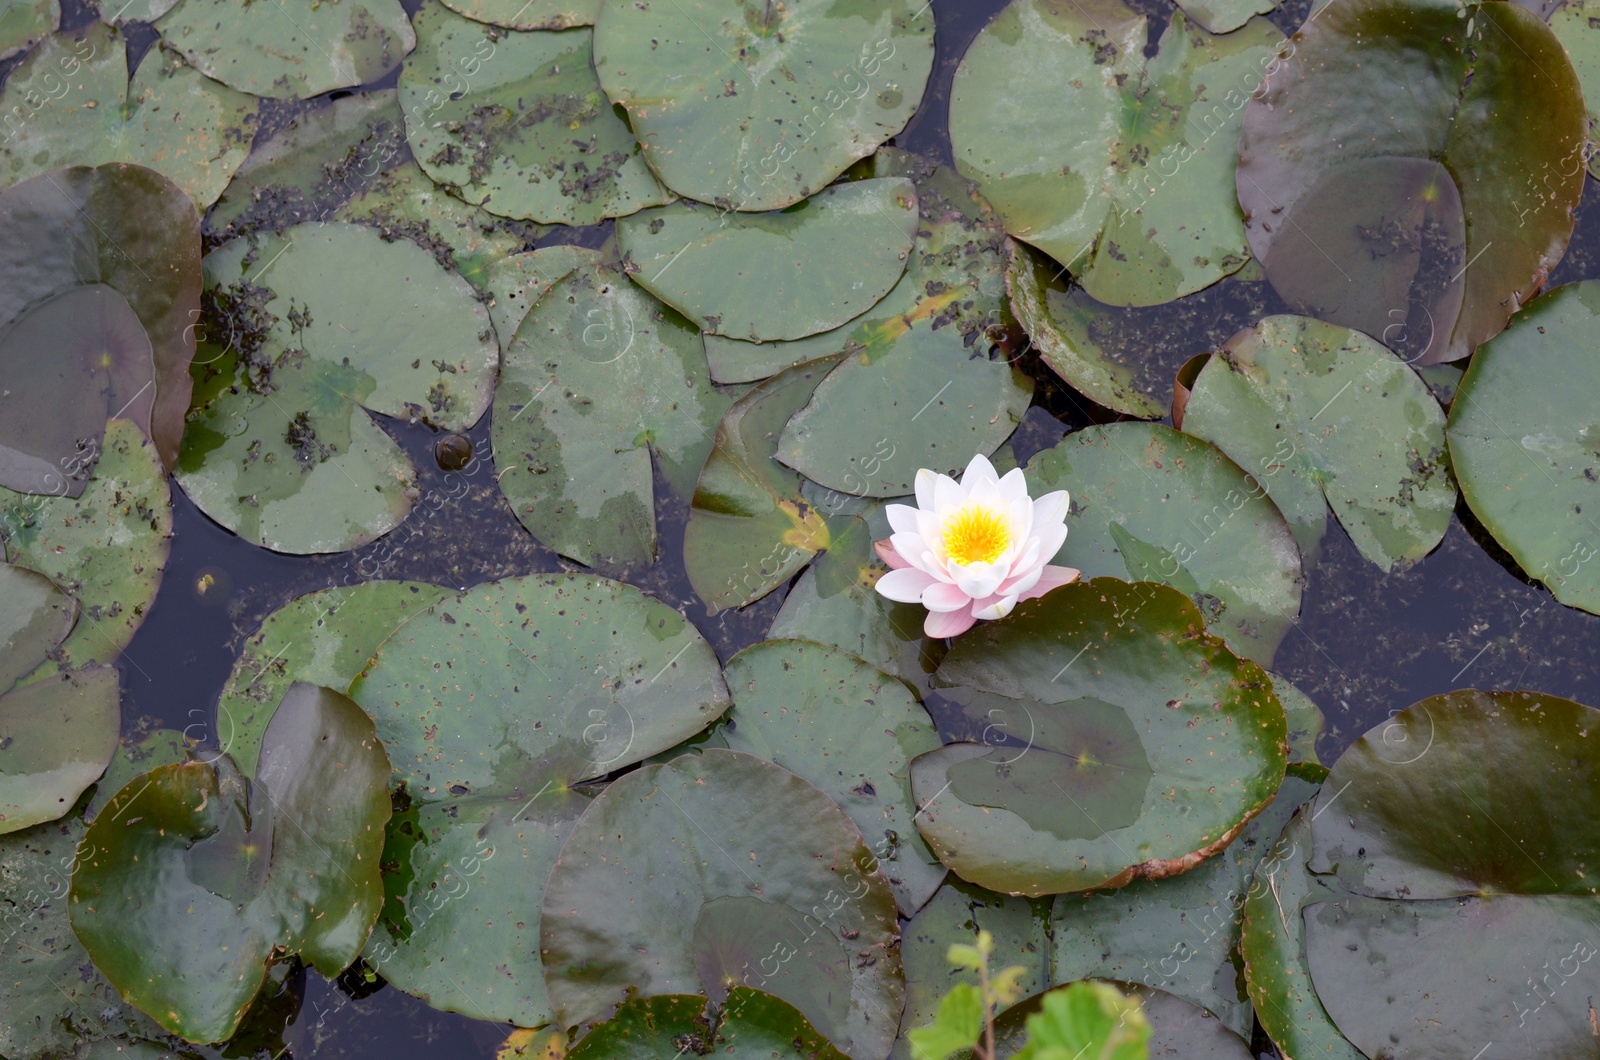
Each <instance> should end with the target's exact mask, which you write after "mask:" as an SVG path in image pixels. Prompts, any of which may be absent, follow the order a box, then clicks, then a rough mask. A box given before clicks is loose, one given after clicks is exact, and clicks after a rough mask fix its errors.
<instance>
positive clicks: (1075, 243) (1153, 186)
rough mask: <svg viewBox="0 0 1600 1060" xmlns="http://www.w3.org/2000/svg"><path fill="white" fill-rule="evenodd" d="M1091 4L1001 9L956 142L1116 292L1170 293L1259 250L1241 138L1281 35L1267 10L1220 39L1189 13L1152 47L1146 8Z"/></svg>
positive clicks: (963, 81)
mask: <svg viewBox="0 0 1600 1060" xmlns="http://www.w3.org/2000/svg"><path fill="white" fill-rule="evenodd" d="M1091 8H1092V9H1090V10H1086V9H1085V8H1083V7H1080V6H1079V5H1077V4H1076V3H1071V2H1063V0H1013V2H1012V3H1011V4H1010V5H1008V6H1007V7H1006V8H1005V10H1003V11H1001V13H1000V14H999V15H997V16H995V18H994V21H992V22H990V23H989V25H988V26H987V27H985V28H984V30H983V31H982V32H981V33H979V34H978V37H977V39H976V40H974V41H973V43H972V46H971V47H970V48H969V49H968V50H967V54H966V56H965V57H964V58H963V59H962V60H961V66H960V67H959V68H958V69H957V71H956V75H955V82H954V83H953V84H952V86H951V88H950V142H951V146H952V149H953V150H954V152H955V159H956V165H957V166H958V167H959V168H960V169H961V172H962V173H963V174H965V175H966V176H968V177H970V178H972V179H973V180H976V181H977V182H978V184H979V185H980V186H981V187H982V189H983V194H984V195H985V197H987V198H988V199H989V201H990V202H992V203H994V205H995V209H997V210H998V211H999V212H1000V216H1001V217H1002V218H1004V219H1005V224H1006V230H1007V231H1008V232H1010V233H1011V234H1012V235H1014V236H1016V237H1017V238H1018V239H1025V240H1027V241H1028V242H1029V243H1032V244H1033V245H1034V246H1036V247H1038V248H1039V249H1040V250H1043V251H1044V252H1045V253H1046V254H1049V255H1050V256H1051V257H1052V258H1054V259H1055V260H1056V261H1058V262H1060V263H1061V264H1063V265H1065V266H1067V268H1069V269H1071V270H1072V272H1073V275H1074V276H1076V277H1077V279H1078V281H1079V282H1080V283H1081V284H1082V285H1083V287H1084V289H1085V290H1087V291H1088V293H1089V294H1091V295H1093V296H1094V297H1095V298H1097V299H1099V300H1100V301H1102V302H1107V303H1110V304H1112V305H1123V306H1128V305H1158V304H1160V303H1162V302H1170V301H1172V300H1173V299H1174V298H1178V297H1180V296H1182V295H1186V294H1191V293H1193V292H1195V291H1198V290H1200V289H1201V288H1203V287H1206V286H1209V285H1210V284H1213V283H1215V282H1216V281H1217V280H1219V279H1221V278H1222V277H1224V276H1226V275H1228V274H1229V273H1232V272H1237V271H1238V270H1239V268H1240V267H1241V266H1243V265H1244V263H1245V262H1246V261H1247V260H1248V259H1249V251H1248V250H1247V249H1246V247H1245V233H1244V228H1243V225H1242V224H1241V222H1240V218H1239V208H1238V205H1237V203H1236V202H1235V200H1234V189H1233V170H1234V165H1235V162H1236V156H1235V153H1234V152H1235V149H1236V147H1237V144H1238V135H1239V124H1240V121H1241V119H1242V115H1243V113H1244V108H1245V103H1246V101H1247V100H1248V99H1249V96H1250V93H1251V92H1252V91H1253V90H1254V89H1255V88H1256V86H1258V85H1259V84H1260V83H1261V71H1262V70H1263V69H1265V68H1266V66H1267V65H1268V64H1269V63H1271V61H1272V59H1273V56H1274V54H1275V53H1276V51H1277V48H1278V44H1279V42H1280V41H1281V40H1282V34H1280V33H1279V32H1278V31H1277V30H1276V29H1275V28H1273V26H1272V25H1271V23H1269V22H1267V21H1266V20H1264V19H1252V20H1250V21H1249V22H1247V23H1245V25H1244V28H1243V29H1241V30H1239V31H1237V32H1235V33H1230V34H1228V35H1226V36H1222V37H1216V36H1212V35H1211V34H1209V33H1207V32H1205V31H1204V30H1202V29H1199V28H1198V27H1194V26H1191V25H1189V23H1188V20H1187V19H1185V18H1184V16H1183V13H1182V12H1175V13H1174V14H1173V17H1172V22H1171V24H1170V25H1169V26H1168V27H1167V29H1166V31H1165V32H1164V33H1163V34H1162V37H1161V45H1160V51H1159V52H1158V53H1157V54H1156V55H1155V56H1154V57H1152V58H1150V59H1148V60H1146V58H1145V52H1144V44H1145V36H1146V24H1145V18H1144V16H1142V15H1141V16H1135V15H1134V14H1133V12H1132V11H1130V10H1128V9H1127V8H1126V7H1124V6H1123V5H1122V3H1121V0H1097V2H1096V3H1094V4H1093V5H1091ZM1019 70H1026V71H1027V72H1028V76H1026V77H1021V78H1019V77H1018V76H1017V72H1018V71H1019ZM1040 145H1049V146H1047V147H1044V148H1041V146H1040ZM1169 181H1171V182H1172V183H1171V184H1170V186H1169V184H1168V182H1169Z"/></svg>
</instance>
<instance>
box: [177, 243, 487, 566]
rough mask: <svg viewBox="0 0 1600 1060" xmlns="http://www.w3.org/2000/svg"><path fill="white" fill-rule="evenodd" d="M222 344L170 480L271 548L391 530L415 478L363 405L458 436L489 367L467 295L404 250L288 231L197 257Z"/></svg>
mask: <svg viewBox="0 0 1600 1060" xmlns="http://www.w3.org/2000/svg"><path fill="white" fill-rule="evenodd" d="M205 268H206V280H205V282H206V286H207V288H208V291H207V299H208V303H209V304H210V305H211V306H212V307H213V312H214V313H216V314H218V315H222V314H226V318H227V321H226V323H223V322H221V321H213V323H214V324H215V326H217V327H218V328H219V330H220V329H221V328H222V327H224V326H231V327H232V328H233V333H232V345H231V348H230V350H229V352H228V354H227V355H226V356H219V357H217V358H216V359H215V360H214V361H213V362H212V363H210V364H208V365H207V366H206V367H205V369H204V374H203V378H202V380H201V383H200V392H199V393H197V395H196V401H195V408H194V410H193V411H192V412H191V413H190V418H189V427H188V431H187V432H186V434H185V435H184V449H183V454H182V457H181V459H180V460H179V463H178V469H177V471H178V481H179V482H181V483H182V484H183V487H184V490H185V491H186V492H187V493H188V494H189V496H190V497H191V498H192V499H193V500H194V501H195V503H196V504H198V505H199V506H200V508H201V509H202V510H203V511H205V513H206V514H207V515H209V516H211V518H213V519H215V520H216V521H217V522H219V523H221V524H222V525H223V526H225V527H227V528H228V529H229V530H232V531H233V532H234V533H237V534H239V535H240V536H241V537H244V538H246V539H247V540H250V541H253V542H255V543H257V544H260V545H263V546H265V547H267V548H271V549H274V550H276V551H279V552H294V553H308V552H337V551H340V550H343V549H347V548H353V547H354V546H356V545H358V544H362V543H365V542H367V541H370V540H372V539H373V538H375V537H378V536H379V535H381V534H383V533H386V532H387V531H389V530H391V529H393V528H394V527H395V526H396V525H397V524H398V523H399V522H400V521H401V520H402V519H404V518H405V515H406V513H407V512H409V511H410V508H411V504H412V501H413V500H414V498H415V494H416V487H415V481H416V472H415V470H414V469H413V468H412V466H411V463H410V461H409V460H408V459H407V457H406V455H405V453H404V452H403V451H402V450H401V449H400V447H399V446H398V445H396V444H395V443H394V442H393V441H392V440H391V439H390V438H389V436H388V435H387V434H385V433H384V432H383V430H382V429H381V428H380V427H378V425H377V424H376V423H374V422H373V420H372V417H371V416H370V415H369V414H368V411H369V410H370V411H371V412H377V413H383V414H385V415H390V416H411V417H413V418H416V419H422V420H425V421H427V422H428V423H430V424H432V425H433V426H436V427H439V428H441V429H445V430H463V429H465V428H467V427H469V426H471V425H472V424H474V423H476V422H477V421H478V419H479V418H480V417H481V416H482V415H483V413H484V410H485V409H486V408H487V407H488V404H489V400H490V388H491V387H492V386H493V385H494V371H495V366H496V364H497V363H498V361H499V349H498V344H497V343H496V341H495V336H494V328H493V327H492V326H491V325H490V323H489V314H488V311H487V310H486V309H484V307H483V306H482V305H481V304H480V303H479V302H478V300H477V297H476V295H475V294H474V292H473V290H472V288H471V286H470V285H469V284H468V283H467V282H466V281H465V280H463V279H461V277H459V276H457V275H455V274H454V273H450V272H446V271H445V270H443V269H441V268H440V267H439V265H438V263H437V262H435V261H434V260H433V258H432V256H431V255H429V254H428V253H427V252H426V251H424V250H422V249H421V248H419V247H417V246H415V245H414V244H411V243H409V242H397V243H388V242H385V241H384V240H383V239H382V238H381V237H380V236H379V235H378V233H376V232H374V231H372V230H371V229H368V228H362V227H358V226H356V225H347V224H327V225H297V226H295V227H294V228H291V229H289V230H288V231H287V232H285V233H284V234H283V235H282V236H272V237H266V238H263V239H261V240H260V241H259V242H256V241H255V240H248V239H239V240H234V241H233V242H231V243H228V244H226V245H225V246H223V247H220V248H218V249H217V250H215V251H212V252H211V253H210V254H208V255H207V256H206V263H205Z"/></svg>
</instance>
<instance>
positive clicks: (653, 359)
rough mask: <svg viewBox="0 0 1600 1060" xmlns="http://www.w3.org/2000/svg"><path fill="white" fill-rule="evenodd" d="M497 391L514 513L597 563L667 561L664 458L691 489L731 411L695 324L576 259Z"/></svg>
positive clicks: (531, 319)
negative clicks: (663, 553)
mask: <svg viewBox="0 0 1600 1060" xmlns="http://www.w3.org/2000/svg"><path fill="white" fill-rule="evenodd" d="M494 401H495V410H494V420H493V434H492V437H493V441H494V456H495V463H496V465H497V466H499V467H500V468H501V470H500V472H499V475H498V477H499V481H500V488H501V489H502V490H503V491H504V492H505V495H506V499H507V500H508V501H510V502H511V509H512V511H513V512H515V513H516V516H517V519H518V520H520V521H521V523H522V525H523V526H525V527H527V528H528V530H529V532H530V533H532V534H533V535H534V536H535V537H537V538H538V539H539V540H540V541H541V542H543V543H544V544H546V545H548V546H549V547H550V548H552V549H554V550H555V551H557V552H559V553H561V554H562V555H563V556H569V557H571V558H572V559H575V560H577V561H578V562H580V563H582V564H584V565H586V566H591V567H593V566H597V565H606V566H611V567H624V566H629V565H633V564H648V563H650V562H651V561H653V560H654V558H655V551H656V525H655V502H654V496H653V493H652V485H651V482H652V478H653V476H652V472H651V456H652V454H654V456H655V458H656V459H657V460H658V461H659V462H660V465H661V471H662V474H663V476H664V477H665V478H666V480H667V482H668V484H669V485H670V486H672V488H673V490H674V491H675V492H676V493H677V494H678V495H679V496H688V495H689V493H690V491H691V490H692V489H693V488H694V480H695V476H696V475H697V474H698V473H699V471H700V466H701V465H702V464H703V463H704V462H705V459H706V455H707V454H708V453H709V452H710V451H711V446H712V433H711V429H712V425H713V424H715V423H716V421H717V420H718V419H720V418H721V417H722V414H723V412H725V411H726V410H727V408H728V399H726V398H724V397H723V396H722V395H720V394H718V393H717V392H716V391H715V390H714V389H712V386H711V380H710V379H709V377H708V375H707V372H706V366H705V353H704V349H703V347H702V346H701V343H700V333H699V332H698V331H697V330H696V329H695V327H694V325H693V324H690V323H689V322H688V321H687V320H684V319H683V318H682V317H681V316H679V315H678V314H677V313H676V312H674V311H673V310H671V309H669V308H667V307H666V306H664V305H662V304H661V303H660V302H657V301H656V300H655V299H654V298H652V297H651V296H650V295H649V294H648V293H646V292H645V291H643V290H640V289H639V288H638V287H636V286H635V285H633V284H631V283H629V282H628V280H627V278H626V277H625V276H623V275H622V273H621V272H620V271H617V270H614V269H609V268H604V267H586V268H580V269H577V270H575V271H574V272H572V273H571V274H570V275H569V276H567V278H566V279H564V280H563V281H561V282H560V283H558V284H556V285H555V286H554V287H552V288H551V289H550V290H549V291H548V292H547V293H546V294H545V296H544V297H543V298H541V299H540V300H539V303H538V304H537V305H535V306H534V307H533V309H532V310H531V311H529V313H528V315H527V317H526V318H524V319H523V321H522V326H521V327H519V328H518V329H517V333H516V336H515V337H514V338H513V339H512V340H511V343H510V345H509V346H508V347H507V348H506V355H505V363H504V364H503V365H502V367H501V371H500V382H499V385H498V386H497V387H496V388H495V398H494Z"/></svg>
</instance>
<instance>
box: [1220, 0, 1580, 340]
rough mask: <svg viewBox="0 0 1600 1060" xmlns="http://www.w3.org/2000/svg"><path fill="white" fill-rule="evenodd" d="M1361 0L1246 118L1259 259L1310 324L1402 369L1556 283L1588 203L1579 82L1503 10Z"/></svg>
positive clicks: (1326, 13)
mask: <svg viewBox="0 0 1600 1060" xmlns="http://www.w3.org/2000/svg"><path fill="white" fill-rule="evenodd" d="M1463 10H1464V9H1463V8H1462V7H1461V6H1460V5H1458V4H1456V3H1455V2H1454V0H1351V2H1344V0H1340V2H1337V3H1332V4H1329V5H1327V7H1326V8H1324V9H1323V12H1322V13H1321V15H1320V17H1318V18H1316V19H1314V20H1308V21H1307V23H1306V25H1305V27H1304V29H1303V30H1302V32H1301V33H1299V34H1298V35H1297V36H1296V38H1295V40H1294V42H1293V49H1292V54H1288V55H1286V57H1285V58H1284V59H1283V60H1282V61H1280V62H1279V63H1278V64H1276V66H1275V68H1274V69H1273V70H1272V71H1271V73H1270V76H1269V77H1268V78H1267V80H1266V83H1265V85H1264V87H1262V88H1261V90H1260V91H1259V92H1258V93H1257V94H1256V95H1254V96H1253V97H1252V98H1251V101H1250V104H1249V106H1247V107H1246V108H1245V110H1244V129H1243V132H1242V133H1241V135H1240V139H1239V166H1238V173H1237V185H1238V193H1239V203H1240V205H1241V206H1243V207H1244V212H1245V217H1246V223H1245V231H1246V233H1247V234H1248V236H1249V240H1250V249H1251V252H1252V253H1253V254H1254V255H1255V257H1256V258H1257V259H1259V260H1260V261H1261V263H1262V265H1264V266H1265V267H1266V271H1267V278H1268V280H1270V281H1271V283H1272V286H1273V287H1274V288H1275V289H1276V290H1277V291H1278V293H1279V294H1280V295H1281V296H1282V297H1283V299H1284V301H1286V302H1288V303H1289V304H1290V305H1291V306H1292V307H1294V308H1295V310H1296V311H1297V312H1300V313H1304V314H1305V315H1307V316H1315V317H1319V318H1321V319H1323V320H1325V321H1328V322H1329V323H1332V324H1340V325H1343V326H1346V327H1351V328H1355V329H1357V330H1359V331H1363V332H1366V333H1367V334H1368V335H1371V336H1373V337H1374V338H1377V339H1379V340H1381V341H1383V342H1385V343H1388V344H1389V345H1390V346H1391V347H1392V348H1393V349H1394V350H1395V352H1397V353H1399V354H1400V356H1401V357H1403V358H1404V359H1405V360H1406V361H1407V363H1412V364H1423V365H1426V364H1434V363H1436V362H1439V361H1453V360H1458V359H1460V358H1462V357H1465V356H1467V354H1469V353H1471V352H1472V351H1473V350H1474V349H1475V348H1476V347H1477V346H1478V345H1479V344H1480V343H1482V342H1484V341H1485V340H1486V339H1489V338H1491V337H1492V336H1494V335H1495V334H1496V333H1498V332H1499V331H1500V330H1501V329H1502V328H1504V327H1505V325H1506V321H1507V320H1508V319H1509V318H1510V317H1511V315H1512V314H1513V313H1514V312H1516V310H1517V307H1518V306H1520V305H1523V304H1526V303H1527V302H1528V301H1529V300H1530V299H1531V298H1532V297H1533V296H1534V294H1535V293H1536V292H1537V291H1538V290H1539V288H1540V287H1541V286H1542V285H1543V284H1544V282H1545V279H1546V277H1548V276H1549V274H1550V271H1551V270H1552V269H1553V268H1555V264H1556V262H1557V261H1558V260H1559V259H1560V257H1561V254H1562V251H1563V250H1564V249H1565V248H1566V245H1567V240H1568V238H1569V237H1570V235H1571V233H1572V224H1573V210H1574V209H1575V208H1576V206H1577V203H1578V196H1579V194H1580V192H1581V191H1582V188H1583V149H1584V141H1585V135H1586V131H1587V125H1588V120H1587V117H1586V113H1585V110H1584V102H1583V93H1582V91H1581V89H1580V86H1579V82H1578V75H1577V73H1576V72H1575V71H1574V70H1573V67H1572V64H1571V63H1570V62H1569V61H1568V59H1567V55H1566V53H1565V51H1563V49H1562V46H1561V42H1560V40H1558V39H1557V37H1556V35H1555V34H1554V33H1552V32H1551V30H1550V28H1549V27H1548V26H1546V25H1545V24H1544V23H1543V22H1542V21H1541V20H1540V19H1539V17H1538V16H1537V15H1535V14H1533V13H1531V12H1529V11H1528V10H1527V9H1526V8H1524V7H1521V6H1519V5H1517V4H1513V3H1507V2H1503V0H1489V2H1487V3H1484V4H1482V5H1481V6H1480V5H1475V6H1473V8H1472V9H1471V11H1470V13H1469V15H1470V18H1465V17H1461V12H1462V11H1463Z"/></svg>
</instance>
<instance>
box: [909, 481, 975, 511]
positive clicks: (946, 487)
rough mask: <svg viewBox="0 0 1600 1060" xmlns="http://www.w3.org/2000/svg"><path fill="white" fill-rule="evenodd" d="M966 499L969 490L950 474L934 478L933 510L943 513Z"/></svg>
mask: <svg viewBox="0 0 1600 1060" xmlns="http://www.w3.org/2000/svg"><path fill="white" fill-rule="evenodd" d="M966 499H967V491H966V490H964V489H962V488H961V487H960V486H959V485H957V484H956V480H955V479H953V478H951V477H950V476H949V475H940V476H939V477H938V478H936V479H934V480H933V510H934V511H935V512H936V513H938V514H940V515H943V514H945V513H947V512H949V511H950V510H951V509H952V508H954V507H955V506H956V505H958V504H960V503H961V502H962V501H964V500H966ZM919 507H920V506H919Z"/></svg>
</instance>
